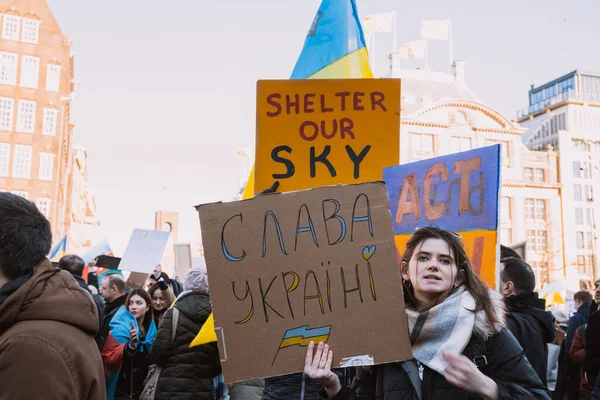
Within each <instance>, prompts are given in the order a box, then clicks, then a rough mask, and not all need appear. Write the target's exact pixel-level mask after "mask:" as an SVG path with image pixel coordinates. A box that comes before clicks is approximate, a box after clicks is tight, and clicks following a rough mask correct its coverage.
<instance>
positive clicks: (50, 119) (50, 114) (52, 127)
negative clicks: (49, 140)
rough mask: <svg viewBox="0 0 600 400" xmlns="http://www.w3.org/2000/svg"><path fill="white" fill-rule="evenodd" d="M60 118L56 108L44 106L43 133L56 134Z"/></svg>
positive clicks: (47, 134)
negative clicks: (57, 122) (57, 121)
mask: <svg viewBox="0 0 600 400" xmlns="http://www.w3.org/2000/svg"><path fill="white" fill-rule="evenodd" d="M57 119H58V110H57V109H56V108H44V125H43V127H42V135H46V136H56V120H57Z"/></svg>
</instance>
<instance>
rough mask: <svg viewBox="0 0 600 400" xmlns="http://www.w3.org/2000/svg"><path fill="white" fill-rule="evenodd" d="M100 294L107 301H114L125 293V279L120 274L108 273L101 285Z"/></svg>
mask: <svg viewBox="0 0 600 400" xmlns="http://www.w3.org/2000/svg"><path fill="white" fill-rule="evenodd" d="M99 292H100V296H102V298H103V299H104V301H106V302H107V303H112V302H113V301H115V300H116V299H118V298H119V297H122V296H123V295H124V294H125V279H124V278H123V277H122V276H121V275H119V274H111V275H106V276H105V277H104V278H102V284H101V285H100V290H99Z"/></svg>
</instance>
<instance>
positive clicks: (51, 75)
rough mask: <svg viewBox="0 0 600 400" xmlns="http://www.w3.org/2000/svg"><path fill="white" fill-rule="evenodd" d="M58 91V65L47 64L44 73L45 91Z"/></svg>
mask: <svg viewBox="0 0 600 400" xmlns="http://www.w3.org/2000/svg"><path fill="white" fill-rule="evenodd" d="M59 89H60V65H56V64H48V68H47V71H46V90H48V91H49V92H58V91H59Z"/></svg>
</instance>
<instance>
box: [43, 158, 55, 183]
mask: <svg viewBox="0 0 600 400" xmlns="http://www.w3.org/2000/svg"><path fill="white" fill-rule="evenodd" d="M53 167H54V154H52V153H40V175H39V179H40V181H51V180H52V170H53V169H54V168H53Z"/></svg>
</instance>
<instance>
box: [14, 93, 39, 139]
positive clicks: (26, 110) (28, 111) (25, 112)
mask: <svg viewBox="0 0 600 400" xmlns="http://www.w3.org/2000/svg"><path fill="white" fill-rule="evenodd" d="M34 128H35V101H29V100H19V113H18V115H17V132H26V133H33V130H34Z"/></svg>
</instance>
